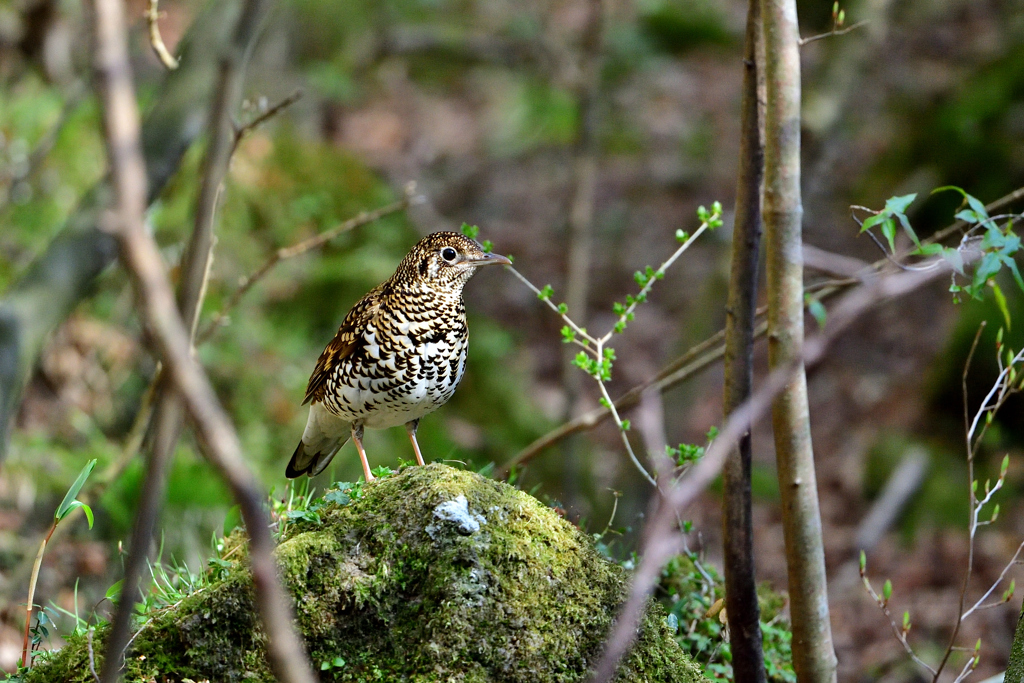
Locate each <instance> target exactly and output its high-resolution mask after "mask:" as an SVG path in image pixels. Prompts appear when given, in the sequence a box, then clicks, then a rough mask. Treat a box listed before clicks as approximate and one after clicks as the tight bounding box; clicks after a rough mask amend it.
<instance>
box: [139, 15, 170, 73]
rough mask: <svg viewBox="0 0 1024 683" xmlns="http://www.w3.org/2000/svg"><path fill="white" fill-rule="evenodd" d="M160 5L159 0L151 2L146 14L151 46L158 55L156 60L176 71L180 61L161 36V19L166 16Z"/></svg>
mask: <svg viewBox="0 0 1024 683" xmlns="http://www.w3.org/2000/svg"><path fill="white" fill-rule="evenodd" d="M158 3H159V0H149V9H147V10H146V14H145V17H146V23H147V24H149V44H150V45H151V46H152V47H153V52H155V53H156V58H157V59H159V60H160V63H161V64H163V65H164V66H165V67H166V68H167V69H168V70H170V71H174V70H175V69H177V68H178V60H177V59H175V58H174V56H173V55H172V54H171V52H170V50H168V49H167V46H166V45H164V39H163V36H161V35H160V19H161V18H162V17H163V16H164V14H163V12H161V11H160V10H159V9H158V8H157V4H158Z"/></svg>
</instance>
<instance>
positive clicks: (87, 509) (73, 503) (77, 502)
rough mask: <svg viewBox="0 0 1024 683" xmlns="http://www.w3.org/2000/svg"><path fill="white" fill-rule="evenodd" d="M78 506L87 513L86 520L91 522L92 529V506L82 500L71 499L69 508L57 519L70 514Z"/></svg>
mask: <svg viewBox="0 0 1024 683" xmlns="http://www.w3.org/2000/svg"><path fill="white" fill-rule="evenodd" d="M78 508H82V512H84V513H85V519H86V521H88V522H89V528H90V529H91V528H92V523H93V518H92V508H91V507H89V506H88V505H86V504H85V503H83V502H82V501H80V500H73V501H71V503H70V504H69V505H68V509H67V510H66V511H65V512H64V514H63V515H61V517H60V519H58V520H57V521H60V520H62V519H64V518H65V517H67V516H68V515H70V514H71V513H72V512H73V511H74V510H77V509H78Z"/></svg>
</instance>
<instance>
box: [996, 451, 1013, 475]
mask: <svg viewBox="0 0 1024 683" xmlns="http://www.w3.org/2000/svg"><path fill="white" fill-rule="evenodd" d="M1008 469H1010V454H1009V453H1007V454H1006V455H1004V456H1003V463H1002V465H1000V467H999V476H1000V477H1005V476H1006V470H1008Z"/></svg>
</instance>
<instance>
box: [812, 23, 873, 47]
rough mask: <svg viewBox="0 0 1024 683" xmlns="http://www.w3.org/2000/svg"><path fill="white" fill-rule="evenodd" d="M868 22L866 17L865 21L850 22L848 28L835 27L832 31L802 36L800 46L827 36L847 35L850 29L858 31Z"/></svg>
mask: <svg viewBox="0 0 1024 683" xmlns="http://www.w3.org/2000/svg"><path fill="white" fill-rule="evenodd" d="M867 24H868V21H867V19H864V20H863V21H858V22H857V23H855V24H850V25H849V26H847V27H846V28H833V29H832V30H831V31H828V32H827V33H819V34H818V35H816V36H810V37H809V38H801V39H800V47H803V46H804V45H807V44H808V43H813V42H814V41H816V40H824V39H825V38H831V37H833V36H845V35H846V34H847V33H849V32H850V31H856V30H857V29H859V28H861V27H862V26H867Z"/></svg>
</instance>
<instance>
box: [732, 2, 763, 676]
mask: <svg viewBox="0 0 1024 683" xmlns="http://www.w3.org/2000/svg"><path fill="white" fill-rule="evenodd" d="M760 23H761V12H760V0H750V5H749V8H748V10H747V33H746V45H745V47H744V51H743V64H744V71H743V104H742V120H741V123H740V130H741V135H742V137H741V139H740V163H739V178H738V180H737V183H736V219H735V227H734V229H733V236H732V266H731V269H730V276H729V300H728V304H727V306H726V323H725V397H724V401H723V403H724V412H725V415H726V417H728V416H729V415H730V414H731V413H732V412H733V411H734V410H736V408H738V407H739V406H740V405H741V404H742V403H743V402H744V401H746V400H747V399H748V398H749V397H750V389H751V385H752V384H753V375H754V317H755V313H756V310H757V263H758V253H759V250H760V242H761V180H762V179H763V177H764V144H763V142H762V139H761V125H760V122H761V120H762V119H761V116H759V114H761V112H760V111H759V110H760V106H759V103H758V100H759V98H758V85H759V83H758V81H759V78H758V63H762V64H763V51H762V50H759V49H758V47H759V43H760V42H761V41H760V33H761V26H760ZM750 454H751V442H750V432H749V431H748V432H747V433H746V435H745V436H743V438H741V439H740V442H739V444H738V445H737V447H736V448H734V449H733V451H732V453H731V454H730V455H729V459H728V461H727V462H726V464H725V470H724V473H723V474H724V479H725V497H724V502H723V507H724V510H723V541H724V553H725V556H724V562H723V564H724V565H725V600H726V616H727V617H728V620H729V634H730V641H729V642H730V643H731V645H732V666H733V672H734V675H735V679H736V680H737V681H745V682H746V681H749V682H751V683H763V682H764V680H765V670H764V653H763V652H762V651H761V623H760V612H761V611H760V609H759V607H758V604H757V582H756V580H755V576H754V550H753V540H752V539H753V528H752V525H751V519H750V506H751V502H750Z"/></svg>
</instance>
